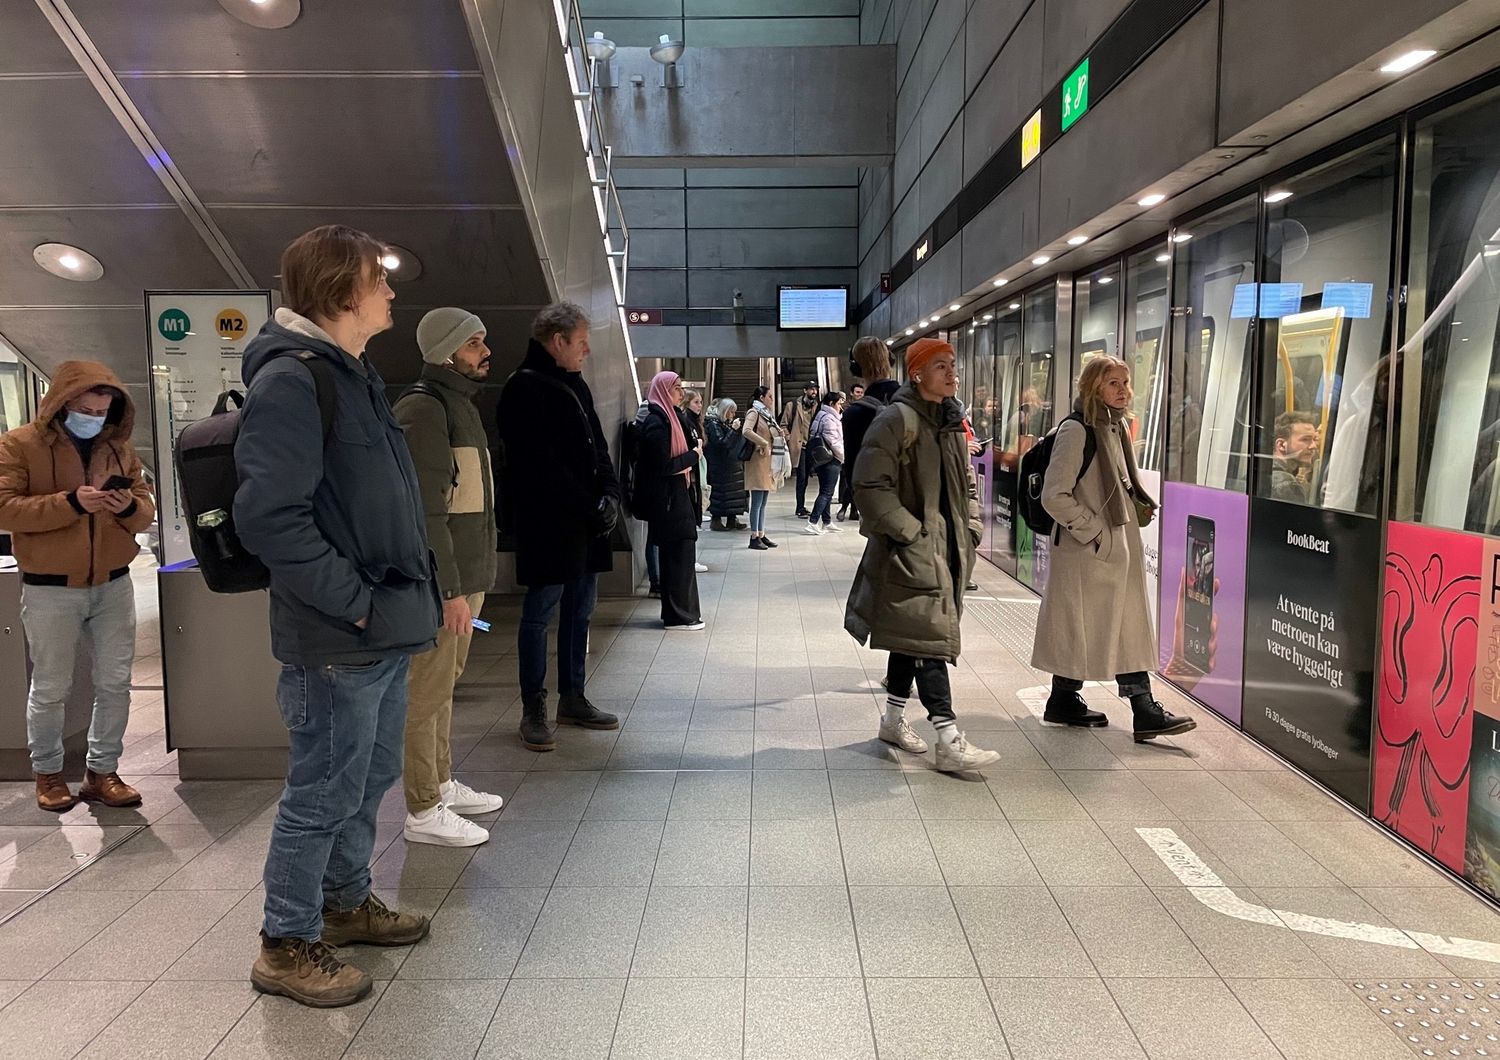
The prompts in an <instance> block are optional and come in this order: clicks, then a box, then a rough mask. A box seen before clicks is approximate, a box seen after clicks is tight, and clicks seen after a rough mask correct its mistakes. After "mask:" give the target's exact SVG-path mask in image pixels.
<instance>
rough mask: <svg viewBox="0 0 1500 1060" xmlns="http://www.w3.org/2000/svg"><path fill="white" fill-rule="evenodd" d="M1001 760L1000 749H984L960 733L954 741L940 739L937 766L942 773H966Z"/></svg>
mask: <svg viewBox="0 0 1500 1060" xmlns="http://www.w3.org/2000/svg"><path fill="white" fill-rule="evenodd" d="M998 761H1000V752H999V751H983V750H980V749H979V748H978V747H975V746H974V745H973V744H971V743H970V742H969V739H968V737H966V736H965V735H964V734H963V733H959V734H958V735H957V736H956V737H954V739H953V742H952V743H944V742H943V741H942V740H941V739H939V740H938V747H937V768H938V772H940V773H966V772H968V771H969V770H972V769H983V768H984V767H985V766H992V765H994V764H995V763H996V762H998Z"/></svg>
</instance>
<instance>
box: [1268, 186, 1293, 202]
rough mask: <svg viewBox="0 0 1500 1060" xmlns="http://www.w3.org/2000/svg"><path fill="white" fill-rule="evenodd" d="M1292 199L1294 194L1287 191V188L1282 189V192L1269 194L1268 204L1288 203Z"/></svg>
mask: <svg viewBox="0 0 1500 1060" xmlns="http://www.w3.org/2000/svg"><path fill="white" fill-rule="evenodd" d="M1291 197H1292V193H1291V192H1289V191H1287V190H1286V189H1285V188H1282V189H1281V190H1280V191H1272V192H1267V193H1266V202H1268V203H1273V204H1274V203H1278V202H1286V201H1287V200H1288V199H1290V198H1291Z"/></svg>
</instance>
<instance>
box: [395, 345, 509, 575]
mask: <svg viewBox="0 0 1500 1060" xmlns="http://www.w3.org/2000/svg"><path fill="white" fill-rule="evenodd" d="M422 382H423V383H424V384H425V385H426V386H429V387H432V388H434V389H436V390H438V391H440V392H441V393H442V398H441V399H438V398H435V397H433V396H432V395H430V394H424V393H421V392H420V391H407V393H406V394H404V395H402V397H401V400H399V401H397V402H396V407H395V413H396V418H397V419H398V420H400V421H401V430H402V431H403V432H404V433H405V435H406V445H407V448H408V449H410V450H411V458H412V463H413V464H415V465H416V468H417V481H418V484H419V485H420V486H421V488H422V507H423V509H424V511H425V514H426V517H427V542H428V544H429V546H430V547H431V548H432V552H433V555H434V556H436V557H437V571H438V589H439V590H440V591H441V592H442V595H443V599H444V600H451V599H453V598H454V597H455V596H472V595H473V594H474V593H483V592H489V591H490V589H492V588H494V585H495V547H496V538H495V480H494V476H493V474H492V473H491V471H490V446H489V439H488V437H487V436H486V435H485V433H484V422H483V421H482V420H481V419H480V418H479V409H478V407H477V406H476V405H475V404H474V397H475V395H477V394H478V393H479V389H480V385H479V384H478V383H476V382H474V381H473V380H471V379H468V378H466V377H464V376H463V375H460V374H459V373H458V372H456V371H454V370H453V369H452V368H449V367H447V366H446V365H431V364H429V365H423V367H422Z"/></svg>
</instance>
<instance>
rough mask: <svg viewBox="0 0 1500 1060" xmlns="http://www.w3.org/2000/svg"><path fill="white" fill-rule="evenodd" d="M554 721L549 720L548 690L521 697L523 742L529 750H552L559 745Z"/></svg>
mask: <svg viewBox="0 0 1500 1060" xmlns="http://www.w3.org/2000/svg"><path fill="white" fill-rule="evenodd" d="M556 731H557V730H556V729H554V728H553V726H552V723H551V722H550V721H548V720H547V692H546V690H545V689H543V690H542V692H540V693H539V694H537V695H534V696H522V697H521V743H522V744H524V745H525V747H526V750H528V751H551V750H552V749H554V748H555V747H556V746H557V741H556V740H555V739H554V733H555V732H556Z"/></svg>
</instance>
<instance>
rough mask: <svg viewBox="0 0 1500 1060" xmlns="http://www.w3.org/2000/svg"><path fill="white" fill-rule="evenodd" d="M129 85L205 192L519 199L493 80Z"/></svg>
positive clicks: (250, 198)
mask: <svg viewBox="0 0 1500 1060" xmlns="http://www.w3.org/2000/svg"><path fill="white" fill-rule="evenodd" d="M124 84H125V89H126V91H127V92H128V93H129V94H130V97H131V99H132V100H134V101H135V103H136V105H137V107H138V108H139V109H140V110H141V112H142V114H143V116H144V117H145V119H146V122H147V124H149V125H150V126H151V128H152V129H153V130H155V132H156V134H157V136H158V137H159V138H160V140H161V142H162V144H163V145H164V146H165V147H166V149H167V151H168V152H169V153H170V154H171V156H172V160H173V161H174V162H175V163H176V164H177V168H178V170H179V171H180V172H181V173H182V175H183V177H184V178H185V179H186V180H187V182H188V183H189V184H190V185H191V186H192V187H193V190H194V191H196V192H197V194H198V197H199V198H200V199H201V200H202V201H204V202H207V203H266V204H273V203H284V204H290V205H321V204H334V203H347V204H355V203H366V204H376V205H403V206H404V205H415V204H423V203H516V202H519V201H520V200H519V198H518V196H517V194H516V188H515V183H514V181H513V179H512V177H511V171H510V162H509V159H508V158H507V157H506V152H505V145H504V143H503V142H502V141H501V139H500V135H499V133H498V131H497V130H496V128H495V117H494V113H493V111H492V110H491V109H490V102H489V98H488V97H487V96H486V94H485V90H484V82H483V81H482V80H480V79H478V78H475V77H451V78H449V77H444V78H432V79H426V78H416V79H413V78H302V77H298V78H275V77H272V78H262V77H249V78H198V77H193V78H132V79H127V80H126V81H125V82H124Z"/></svg>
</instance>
